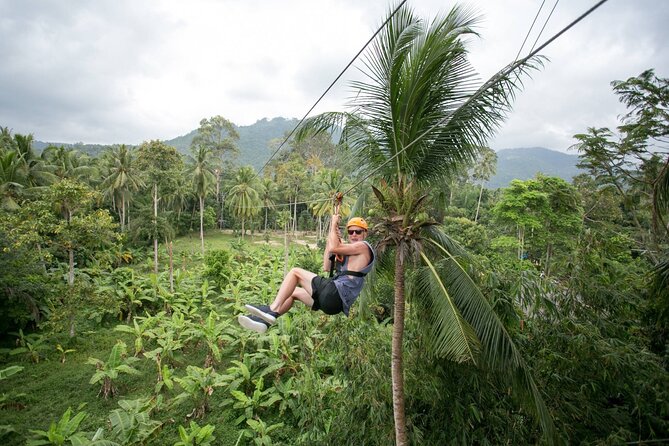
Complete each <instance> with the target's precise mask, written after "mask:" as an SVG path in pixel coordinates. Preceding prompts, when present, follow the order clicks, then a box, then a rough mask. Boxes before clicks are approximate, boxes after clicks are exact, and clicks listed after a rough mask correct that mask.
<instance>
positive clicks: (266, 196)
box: [260, 177, 278, 232]
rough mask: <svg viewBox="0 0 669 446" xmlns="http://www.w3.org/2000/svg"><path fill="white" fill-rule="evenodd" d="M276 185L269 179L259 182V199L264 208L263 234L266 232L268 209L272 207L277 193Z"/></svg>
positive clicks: (265, 178)
mask: <svg viewBox="0 0 669 446" xmlns="http://www.w3.org/2000/svg"><path fill="white" fill-rule="evenodd" d="M277 190H278V189H277V187H276V183H275V182H274V180H273V179H271V178H269V177H264V178H263V179H262V180H260V199H261V200H262V205H263V207H264V208H265V232H267V213H268V211H269V208H270V207H272V206H274V196H275V195H276V193H277Z"/></svg>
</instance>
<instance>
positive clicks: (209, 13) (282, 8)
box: [0, 0, 669, 151]
mask: <svg viewBox="0 0 669 446" xmlns="http://www.w3.org/2000/svg"><path fill="white" fill-rule="evenodd" d="M464 3H465V4H466V5H468V6H471V7H473V8H475V10H476V11H478V12H479V13H480V14H481V15H482V17H483V20H482V21H481V23H480V28H479V32H480V34H481V38H480V39H477V40H472V41H471V42H470V45H469V48H470V49H471V60H472V63H473V64H474V66H475V68H476V69H477V70H478V71H479V73H480V74H481V77H482V79H484V78H487V77H489V76H490V75H492V74H493V73H494V72H496V71H497V70H499V69H501V68H502V67H503V66H505V65H506V64H507V63H509V62H510V61H511V60H513V59H514V58H515V56H516V53H517V52H518V50H519V48H520V46H521V43H522V41H523V39H524V38H525V35H526V33H527V32H528V30H529V28H530V25H531V23H532V20H533V18H534V16H535V14H536V13H537V11H538V10H539V6H540V5H541V3H542V2H541V0H504V1H500V0H474V1H468V2H464ZM594 3H595V0H592V1H586V0H562V1H559V2H558V4H557V6H556V8H555V12H554V13H553V15H552V17H551V19H550V21H549V22H548V24H547V26H546V29H545V30H544V31H543V34H542V35H541V38H540V40H539V43H542V42H543V41H544V40H545V39H546V38H548V37H550V36H552V35H553V34H554V33H556V32H557V31H559V30H560V29H562V28H563V27H564V26H566V25H567V24H568V23H569V22H571V21H572V20H573V19H574V18H576V17H577V16H579V15H580V14H581V13H583V12H585V11H586V10H587V9H588V8H589V7H590V6H592V5H593V4H594ZM395 4H396V3H395ZM453 4H454V3H453V2H449V1H444V0H439V1H438V0H410V1H409V5H410V6H411V7H413V8H414V9H415V10H416V11H417V12H418V13H419V14H420V15H421V16H422V17H426V18H432V17H434V16H435V15H436V14H438V13H440V12H442V13H443V12H446V11H447V10H448V9H450V7H451V6H452V5H453ZM554 5H555V0H546V1H545V4H544V8H543V10H542V13H541V14H540V16H539V19H538V24H537V25H536V26H535V28H534V31H533V33H532V34H531V36H530V39H529V43H528V44H527V45H526V50H525V51H524V53H526V52H527V50H529V47H530V46H531V44H532V43H533V42H534V40H535V39H536V38H537V35H538V32H539V30H540V29H541V26H542V25H543V24H544V21H545V20H546V18H547V16H548V14H549V12H550V10H551V8H553V6H554ZM390 6H391V4H390V2H389V1H387V0H282V1H277V0H218V1H215V0H209V1H205V0H194V1H189V2H184V1H179V0H161V1H149V0H98V1H92V2H85V1H73V0H70V1H68V0H51V1H49V0H41V1H38V0H0V126H4V127H9V128H10V129H12V130H13V131H14V132H17V133H32V134H33V135H34V136H35V139H38V140H42V141H49V142H78V141H81V142H85V143H101V144H111V143H129V144H138V143H141V142H142V141H144V140H149V139H171V138H174V137H176V136H179V135H183V134H185V133H187V132H189V131H191V130H193V129H195V128H197V127H198V123H199V121H200V119H202V118H205V117H211V116H214V115H222V116H224V117H226V118H227V119H229V120H231V121H232V122H234V123H236V124H238V125H249V124H252V123H254V122H255V121H256V120H258V119H262V118H272V117H276V116H283V117H297V118H301V117H302V116H303V115H304V113H306V111H307V110H308V109H309V107H310V106H311V105H312V104H313V103H314V102H315V100H316V99H317V98H318V97H319V96H320V95H321V93H322V92H323V91H324V90H325V88H327V86H328V85H329V84H330V83H331V82H332V81H333V80H334V78H335V77H336V76H337V74H339V72H340V71H341V70H342V69H343V68H344V67H345V66H346V64H347V63H348V61H349V60H350V59H351V58H352V57H353V56H354V55H355V54H356V53H357V51H358V50H359V49H360V48H361V47H362V45H363V44H364V43H365V42H366V41H367V39H368V38H369V37H370V36H371V34H372V33H373V32H374V31H375V30H376V28H377V27H378V26H379V25H380V24H381V23H382V21H383V19H384V18H385V16H386V13H387V11H388V10H389V8H390ZM668 22H669V1H666V0H609V1H608V2H607V3H605V4H604V5H603V6H602V7H600V8H599V9H598V10H597V11H595V12H594V13H593V14H592V15H591V16H589V17H588V18H586V19H585V20H584V21H582V22H581V23H580V24H578V25H576V27H575V28H572V30H570V31H568V32H567V33H566V34H565V35H563V36H562V37H560V38H559V39H558V40H557V41H556V42H555V43H553V44H552V45H551V46H549V47H548V48H547V49H546V50H545V51H544V52H543V53H542V54H544V55H545V56H547V57H548V58H549V59H550V61H549V62H548V63H547V64H546V66H545V68H544V69H543V70H541V71H539V72H536V73H535V74H534V75H533V77H532V78H531V79H529V80H527V81H526V83H525V88H524V90H523V91H522V92H521V93H520V94H519V95H518V97H517V100H516V102H515V107H514V111H513V113H512V114H511V115H510V116H509V119H508V120H507V121H506V123H505V124H504V125H503V127H502V128H501V129H500V131H499V133H498V135H497V136H496V137H495V138H494V139H493V140H491V141H490V145H491V147H493V148H494V149H497V150H498V149H502V148H507V147H531V146H543V147H547V148H550V149H554V150H560V151H565V150H566V149H567V148H568V147H569V146H570V145H571V144H573V142H574V141H573V139H572V135H573V134H575V133H579V132H582V131H584V130H585V128H586V127H588V126H598V127H600V126H610V127H614V126H615V125H616V122H617V121H616V116H617V115H619V114H620V113H621V112H622V111H623V110H624V109H623V108H622V106H621V105H620V104H619V103H618V101H617V99H616V97H615V96H614V95H613V94H612V92H611V87H610V85H609V83H610V81H612V80H614V79H626V78H628V77H631V76H636V75H638V74H640V73H641V72H642V71H643V70H645V69H647V68H655V70H656V73H657V74H658V75H659V76H661V77H669V50H668V48H669V45H667V42H669V32H668V31H667V28H668V26H667V23H668ZM355 75H356V74H355V70H354V69H350V70H349V71H348V72H347V73H346V74H345V75H344V77H343V80H341V81H340V82H339V83H338V84H337V87H336V88H335V89H333V90H332V91H331V92H330V93H329V94H328V95H327V96H326V98H325V99H324V100H323V101H322V102H321V105H320V106H319V107H318V108H317V109H316V110H315V112H319V111H326V110H339V109H342V107H343V105H344V103H345V101H346V97H347V95H348V89H347V82H346V80H347V79H351V77H352V76H355Z"/></svg>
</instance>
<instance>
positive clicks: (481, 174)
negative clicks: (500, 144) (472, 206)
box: [472, 147, 497, 221]
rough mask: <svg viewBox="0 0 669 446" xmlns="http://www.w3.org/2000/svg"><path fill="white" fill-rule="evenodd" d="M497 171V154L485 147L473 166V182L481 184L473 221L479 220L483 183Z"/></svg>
mask: <svg viewBox="0 0 669 446" xmlns="http://www.w3.org/2000/svg"><path fill="white" fill-rule="evenodd" d="M496 171H497V153H495V151H494V150H492V149H490V148H488V147H485V148H483V149H482V152H481V155H480V156H479V158H478V161H477V163H476V166H474V173H473V175H472V176H473V177H474V179H475V180H479V181H480V182H481V188H480V189H479V200H478V202H477V203H476V216H475V217H474V221H478V220H479V210H480V208H481V196H482V195H483V186H484V185H485V183H486V182H487V181H488V180H489V179H490V177H492V176H493V175H495V172H496Z"/></svg>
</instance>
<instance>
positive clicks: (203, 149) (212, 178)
mask: <svg viewBox="0 0 669 446" xmlns="http://www.w3.org/2000/svg"><path fill="white" fill-rule="evenodd" d="M191 152H192V153H193V155H192V156H190V157H189V158H190V162H191V164H190V166H189V168H188V173H189V174H190V175H191V177H192V179H193V189H194V191H195V194H196V195H197V198H198V201H199V203H200V245H201V249H202V254H204V199H205V198H206V196H207V195H208V194H209V192H211V189H212V186H213V185H214V184H215V182H216V174H215V173H214V169H213V168H212V159H211V158H212V149H211V148H210V147H209V146H208V145H205V144H194V145H192V146H191Z"/></svg>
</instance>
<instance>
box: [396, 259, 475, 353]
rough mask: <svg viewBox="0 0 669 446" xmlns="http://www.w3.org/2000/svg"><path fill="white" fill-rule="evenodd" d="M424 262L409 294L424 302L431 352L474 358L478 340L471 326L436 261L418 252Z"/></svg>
mask: <svg viewBox="0 0 669 446" xmlns="http://www.w3.org/2000/svg"><path fill="white" fill-rule="evenodd" d="M420 256H421V258H422V260H423V262H424V264H425V265H426V268H421V269H420V270H419V271H418V273H417V274H416V282H415V287H412V290H411V292H410V293H408V294H409V295H412V296H414V297H415V298H417V297H418V296H420V297H421V298H422V299H423V303H425V304H427V314H428V316H427V319H428V323H429V325H428V326H429V329H428V331H429V336H428V339H429V343H430V345H431V347H432V349H433V351H434V353H435V354H436V355H438V356H440V357H442V358H446V359H449V360H452V361H455V362H469V361H471V362H474V363H476V362H477V356H478V351H479V349H480V343H479V340H478V338H477V337H476V333H475V331H474V329H473V328H472V326H471V325H470V324H469V323H468V322H467V321H466V320H465V319H464V318H463V317H462V315H461V314H460V311H459V310H458V308H457V306H456V303H455V297H454V295H453V294H452V293H451V291H450V290H449V289H448V288H447V287H446V285H445V284H444V282H443V281H442V280H441V277H440V276H439V273H438V272H437V270H436V268H435V265H434V264H433V263H432V262H431V261H430V259H429V258H428V257H427V256H426V255H425V253H423V252H421V253H420Z"/></svg>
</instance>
